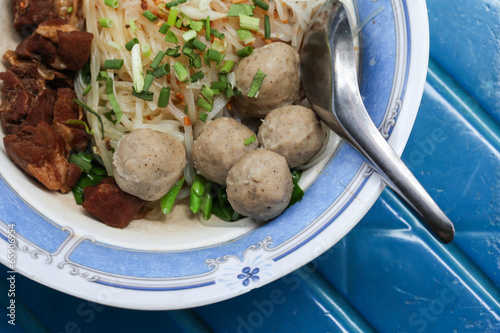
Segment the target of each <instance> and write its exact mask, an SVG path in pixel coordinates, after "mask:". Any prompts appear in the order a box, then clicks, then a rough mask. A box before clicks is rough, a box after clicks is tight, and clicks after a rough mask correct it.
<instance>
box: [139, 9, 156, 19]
mask: <svg viewBox="0 0 500 333" xmlns="http://www.w3.org/2000/svg"><path fill="white" fill-rule="evenodd" d="M142 16H144V17H145V18H147V19H148V20H149V22H154V21H156V20H157V19H158V17H157V16H156V15H155V14H153V13H152V12H151V11H150V10H146V11H145V12H144V13H142Z"/></svg>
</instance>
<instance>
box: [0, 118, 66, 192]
mask: <svg viewBox="0 0 500 333" xmlns="http://www.w3.org/2000/svg"><path fill="white" fill-rule="evenodd" d="M3 142H4V146H5V150H6V151H7V154H8V155H9V157H10V159H11V160H12V161H14V163H16V164H17V165H18V166H19V167H21V168H22V169H23V170H24V171H25V172H26V173H27V174H29V175H31V176H33V177H35V178H36V179H38V180H39V181H40V182H41V183H42V184H43V185H45V186H46V187H47V188H48V189H51V190H59V191H60V192H61V193H67V192H68V191H70V187H69V186H68V184H67V176H68V171H69V169H70V167H69V163H68V161H67V156H68V151H67V150H66V142H65V141H64V139H63V138H62V137H61V136H60V135H59V133H57V132H56V131H55V130H54V129H53V128H52V127H51V126H50V125H49V124H47V123H45V122H41V123H39V124H38V125H37V126H36V127H33V126H24V127H22V129H21V130H20V131H18V132H16V134H10V135H7V136H5V137H4V138H3Z"/></svg>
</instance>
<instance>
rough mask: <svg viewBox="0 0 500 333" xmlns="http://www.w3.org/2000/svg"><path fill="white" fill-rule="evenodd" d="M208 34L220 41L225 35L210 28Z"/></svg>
mask: <svg viewBox="0 0 500 333" xmlns="http://www.w3.org/2000/svg"><path fill="white" fill-rule="evenodd" d="M210 34H212V36H214V37H217V38H220V39H224V37H225V35H224V34H223V33H222V32H219V31H217V30H215V29H213V28H210Z"/></svg>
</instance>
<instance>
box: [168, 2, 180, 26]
mask: <svg viewBox="0 0 500 333" xmlns="http://www.w3.org/2000/svg"><path fill="white" fill-rule="evenodd" d="M177 14H179V7H176V6H174V7H172V8H170V13H168V18H167V24H168V25H169V26H174V25H175V22H176V21H177Z"/></svg>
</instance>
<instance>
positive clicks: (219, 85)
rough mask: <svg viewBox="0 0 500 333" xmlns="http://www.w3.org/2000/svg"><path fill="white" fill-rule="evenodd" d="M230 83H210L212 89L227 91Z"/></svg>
mask: <svg viewBox="0 0 500 333" xmlns="http://www.w3.org/2000/svg"><path fill="white" fill-rule="evenodd" d="M227 85H228V83H227V82H224V81H215V82H212V83H210V89H212V90H214V89H216V90H226V88H227Z"/></svg>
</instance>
